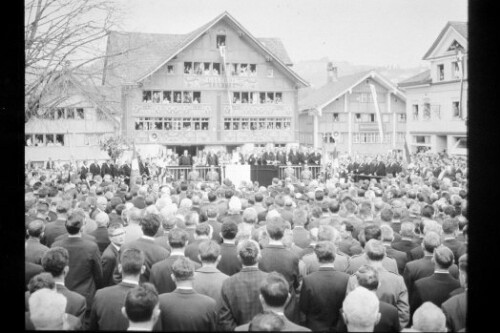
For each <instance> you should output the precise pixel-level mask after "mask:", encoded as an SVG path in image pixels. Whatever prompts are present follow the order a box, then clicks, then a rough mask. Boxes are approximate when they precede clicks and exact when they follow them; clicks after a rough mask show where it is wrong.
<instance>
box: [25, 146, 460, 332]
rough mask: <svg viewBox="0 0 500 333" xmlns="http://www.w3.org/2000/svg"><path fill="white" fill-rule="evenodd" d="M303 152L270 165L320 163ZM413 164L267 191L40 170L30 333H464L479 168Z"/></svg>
mask: <svg viewBox="0 0 500 333" xmlns="http://www.w3.org/2000/svg"><path fill="white" fill-rule="evenodd" d="M299 151H300V152H301V153H303V155H302V156H304V158H303V157H300V159H299V157H296V156H299V152H298V151H296V150H292V151H291V152H285V151H284V150H281V148H280V149H277V151H272V149H265V150H263V151H260V152H259V154H260V156H259V159H260V160H261V163H266V165H268V164H278V163H279V164H282V161H283V160H280V159H279V158H278V157H277V155H278V154H279V153H281V152H283V153H284V155H286V157H285V159H284V163H283V164H291V165H300V164H303V165H305V164H307V165H314V164H316V162H315V157H314V156H315V155H316V156H317V155H319V152H314V151H310V152H307V154H309V155H306V152H304V151H302V149H300V150H299ZM272 153H274V158H273V157H270V156H272ZM186 155H188V154H186ZM206 155H207V156H206V157H205V163H206V164H202V165H211V166H214V167H215V166H216V165H220V160H219V161H217V162H215V161H213V159H215V158H214V157H213V156H216V155H215V154H214V153H213V152H208V153H207V154H206ZM232 155H233V156H236V157H235V160H238V162H239V163H242V164H244V163H249V164H251V163H250V162H249V159H250V157H251V155H250V156H249V157H248V159H245V158H243V161H241V160H240V159H239V158H240V157H241V155H242V154H241V152H238V151H236V152H235V153H234V154H232ZM305 156H307V158H305ZM181 158H182V156H181ZM294 158H297V163H295V160H293V159H294ZM186 159H188V157H187V156H186ZM255 160H257V158H256V157H255ZM209 161H210V162H209ZM408 162H409V161H408ZM408 162H403V161H402V160H401V159H400V158H399V157H397V156H394V155H390V154H388V155H387V156H377V157H363V156H355V157H351V156H342V155H341V156H338V158H337V159H335V160H334V161H333V162H332V164H331V165H330V166H329V167H330V173H329V177H321V176H318V177H317V178H310V179H300V178H292V177H289V176H287V175H286V174H285V176H284V177H283V179H279V178H275V179H273V181H272V184H271V185H269V186H267V187H266V186H260V185H259V184H258V182H253V183H242V184H232V182H231V181H230V180H229V179H223V180H222V182H220V181H214V180H207V179H186V180H185V179H175V178H172V177H153V176H152V174H153V173H152V172H151V169H150V167H151V166H152V165H153V163H155V162H153V161H151V160H150V161H147V160H146V161H141V162H140V163H139V164H141V163H142V167H141V166H139V168H146V165H148V166H147V168H148V171H149V177H142V175H143V174H146V175H147V173H146V172H145V171H144V169H141V170H140V172H139V176H138V177H135V176H134V175H133V173H131V172H130V170H128V169H131V165H129V164H125V165H126V166H128V169H127V168H126V167H124V166H115V165H113V164H111V163H104V164H103V165H99V164H98V163H97V162H96V161H95V162H93V163H91V164H90V165H89V166H88V167H86V164H87V163H85V164H84V165H85V167H86V168H88V170H87V171H85V170H82V168H81V166H77V165H67V166H57V167H56V166H54V165H53V164H51V163H48V165H46V166H45V167H43V168H32V167H31V165H29V164H28V165H27V167H26V182H25V214H26V219H25V226H26V239H25V265H26V270H25V273H26V281H25V282H26V292H25V311H26V317H25V319H26V323H25V324H26V328H27V329H54V330H56V329H84V330H127V329H129V330H159V331H214V330H220V331H232V330H236V331H248V330H252V331H259V330H272V331H311V330H312V331H337V332H351V331H375V332H383V331H390V332H399V331H413V332H415V331H422V332H425V331H436V332H438V331H440V332H445V331H452V332H459V331H464V330H465V328H466V322H465V318H466V313H467V296H466V295H467V230H468V220H467V160H466V159H465V158H460V157H453V156H452V157H449V156H446V155H443V154H430V153H422V154H417V155H414V156H412V161H411V163H408ZM146 163H148V164H146ZM192 164H193V162H191V164H188V165H192ZM317 165H323V166H324V167H325V168H328V166H325V163H324V161H322V160H321V156H320V157H319V162H318V163H317ZM47 166H48V167H49V168H47ZM156 166H157V165H156ZM97 167H99V171H97ZM157 167H158V166H157ZM160 167H161V166H160ZM123 169H125V170H124V171H120V170H123ZM113 170H114V171H113ZM116 170H118V171H116ZM83 171H85V172H83ZM161 173H162V171H159V173H157V175H161ZM359 174H361V175H365V176H366V177H361V178H360V177H356V175H359ZM130 177H132V178H130Z"/></svg>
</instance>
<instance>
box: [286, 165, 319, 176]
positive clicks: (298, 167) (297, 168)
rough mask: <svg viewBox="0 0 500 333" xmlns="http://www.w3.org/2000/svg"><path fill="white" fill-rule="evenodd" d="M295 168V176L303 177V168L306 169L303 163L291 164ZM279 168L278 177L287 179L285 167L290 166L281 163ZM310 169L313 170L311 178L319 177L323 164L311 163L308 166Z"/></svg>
mask: <svg viewBox="0 0 500 333" xmlns="http://www.w3.org/2000/svg"><path fill="white" fill-rule="evenodd" d="M290 167H291V168H292V169H293V174H294V176H295V178H297V179H302V177H301V176H302V170H304V168H303V166H302V165H291V166H290ZM278 168H279V170H278V178H279V179H285V178H286V176H285V175H286V173H285V169H287V168H288V166H287V165H280V166H279V167H278ZM308 168H309V170H310V171H311V179H316V178H318V176H319V174H320V171H321V165H310V166H308Z"/></svg>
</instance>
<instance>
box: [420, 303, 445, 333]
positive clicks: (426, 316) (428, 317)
mask: <svg viewBox="0 0 500 333" xmlns="http://www.w3.org/2000/svg"><path fill="white" fill-rule="evenodd" d="M412 328H413V329H416V330H418V331H420V332H446V331H447V329H446V317H445V315H444V313H443V311H442V310H441V309H440V308H439V307H437V306H436V305H435V304H434V303H432V302H425V303H424V304H422V305H421V306H420V307H419V308H418V309H417V310H416V311H415V313H414V314H413V326H412Z"/></svg>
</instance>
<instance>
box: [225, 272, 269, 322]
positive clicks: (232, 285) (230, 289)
mask: <svg viewBox="0 0 500 333" xmlns="http://www.w3.org/2000/svg"><path fill="white" fill-rule="evenodd" d="M267 274H268V273H265V272H263V271H261V270H259V269H258V268H257V267H243V268H242V269H241V271H240V272H239V273H236V274H234V275H233V276H231V277H229V278H228V279H226V280H225V281H224V282H223V283H222V289H221V304H220V307H219V309H218V329H219V330H224V331H232V330H234V329H235V328H236V326H239V325H242V324H246V323H248V322H249V321H251V320H252V318H253V317H254V316H255V315H256V314H258V313H261V312H262V305H261V303H260V300H259V295H260V284H261V283H262V281H263V280H264V279H265V277H266V276H267Z"/></svg>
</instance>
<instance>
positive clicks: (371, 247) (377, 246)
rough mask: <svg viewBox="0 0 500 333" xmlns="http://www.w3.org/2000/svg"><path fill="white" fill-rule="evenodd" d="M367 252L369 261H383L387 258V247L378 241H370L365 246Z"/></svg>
mask: <svg viewBox="0 0 500 333" xmlns="http://www.w3.org/2000/svg"><path fill="white" fill-rule="evenodd" d="M365 252H366V256H367V257H368V259H370V260H371V261H382V259H384V257H385V252H386V250H385V246H384V244H383V243H382V242H381V241H379V240H376V239H370V240H369V241H368V242H366V244H365Z"/></svg>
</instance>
